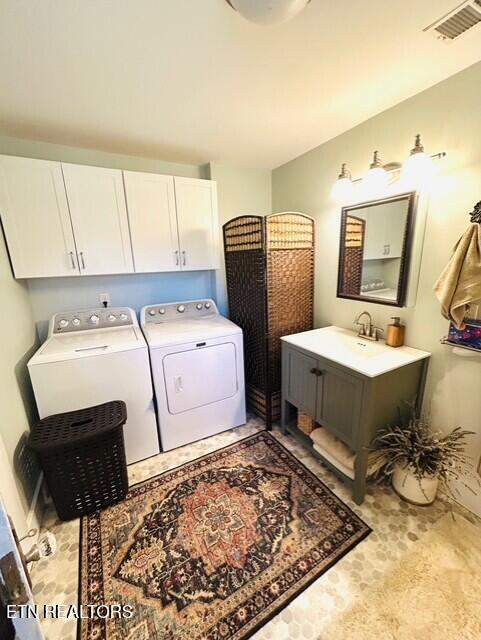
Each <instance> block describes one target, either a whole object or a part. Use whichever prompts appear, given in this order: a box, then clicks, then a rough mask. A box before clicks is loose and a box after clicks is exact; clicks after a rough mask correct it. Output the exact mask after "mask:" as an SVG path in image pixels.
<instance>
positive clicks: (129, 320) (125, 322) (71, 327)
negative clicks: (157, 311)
mask: <svg viewBox="0 0 481 640" xmlns="http://www.w3.org/2000/svg"><path fill="white" fill-rule="evenodd" d="M132 325H135V326H138V324H137V318H136V316H135V311H134V310H133V309H130V308H129V307H107V308H104V307H101V308H97V309H82V310H81V311H64V312H61V313H56V314H55V315H54V316H53V317H52V319H51V320H50V327H49V332H48V333H49V336H50V335H54V334H58V333H71V332H73V331H87V330H89V329H107V328H112V327H129V326H132Z"/></svg>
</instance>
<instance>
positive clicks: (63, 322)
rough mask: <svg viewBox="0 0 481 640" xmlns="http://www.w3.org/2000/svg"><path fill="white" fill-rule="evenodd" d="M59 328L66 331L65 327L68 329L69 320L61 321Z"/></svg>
mask: <svg viewBox="0 0 481 640" xmlns="http://www.w3.org/2000/svg"><path fill="white" fill-rule="evenodd" d="M58 326H59V327H60V328H61V329H65V327H68V320H60V321H59V323H58Z"/></svg>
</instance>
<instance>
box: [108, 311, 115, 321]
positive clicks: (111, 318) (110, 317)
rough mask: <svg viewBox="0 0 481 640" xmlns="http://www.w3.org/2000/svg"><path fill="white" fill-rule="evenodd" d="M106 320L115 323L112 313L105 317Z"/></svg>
mask: <svg viewBox="0 0 481 640" xmlns="http://www.w3.org/2000/svg"><path fill="white" fill-rule="evenodd" d="M107 320H108V321H109V322H115V320H116V318H115V316H114V314H113V313H109V315H108V316H107Z"/></svg>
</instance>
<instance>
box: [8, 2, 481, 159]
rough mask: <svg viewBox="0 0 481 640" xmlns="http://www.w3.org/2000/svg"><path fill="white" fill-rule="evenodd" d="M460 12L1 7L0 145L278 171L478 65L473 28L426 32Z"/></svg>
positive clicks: (364, 7)
mask: <svg viewBox="0 0 481 640" xmlns="http://www.w3.org/2000/svg"><path fill="white" fill-rule="evenodd" d="M458 2H459V0H422V2H420V0H389V1H388V2H386V1H385V0H382V1H381V0H335V1H333V0H312V2H311V3H310V4H309V5H308V6H307V7H306V9H304V10H303V11H302V13H301V14H300V15H298V16H297V17H296V18H294V19H293V20H292V21H291V22H288V23H286V24H283V25H279V26H276V27H269V28H266V27H259V26H256V25H254V24H251V23H248V22H247V21H245V20H244V19H242V18H241V17H240V16H239V15H238V14H236V13H235V12H234V11H233V10H232V9H231V8H230V7H229V6H228V4H227V3H226V2H225V0H0V134H3V135H9V136H17V137H22V138H32V139H36V140H45V141H49V142H56V143H61V144H68V145H76V146H82V147H92V148H97V149H102V150H105V151H113V152H118V153H129V154H133V155H142V156H152V157H158V158H162V159H169V160H172V161H179V162H192V163H203V162H207V161H214V162H224V163H236V164H240V165H245V166H250V167H265V168H272V167H275V166H278V165H280V164H282V163H284V162H286V161H288V160H290V159H292V158H294V157H296V156H298V155H299V154H301V153H303V152H304V151H307V150H308V149H311V148H313V147H315V146H317V145H318V144H320V143H322V142H324V141H325V140H328V139H330V138H332V137H334V136H335V135H337V134H339V133H341V132H342V131H345V130H347V129H349V128H351V127H352V126H354V125H356V124H357V123H359V122H362V121H363V120H365V119H366V118H369V117H370V116H372V115H374V114H376V113H378V112H380V111H382V110H384V109H386V108H388V107H390V106H392V105H394V104H396V103H397V102H399V101H401V100H403V99H405V98H407V97H409V96H411V95H414V94H415V93H418V92H419V91H421V90H423V89H425V88H427V87H429V86H431V85H433V84H435V83H437V82H439V81H440V80H443V79H444V78H446V77H448V76H450V75H452V74H454V73H456V72H457V71H460V70H461V69H463V68H465V67H467V66H469V65H470V64H472V63H474V62H476V61H478V60H479V59H480V58H481V28H480V27H479V26H478V27H475V28H474V29H473V30H472V32H470V33H468V34H467V35H465V36H462V37H461V38H460V39H459V40H458V41H454V42H452V43H449V44H447V43H444V42H440V41H437V40H436V39H434V37H432V36H429V35H427V34H423V33H422V29H423V27H425V26H427V25H428V24H430V23H431V22H432V21H434V20H436V19H437V18H440V17H441V16H442V15H443V14H444V13H445V12H447V11H449V10H451V9H452V8H454V7H455V6H456V5H457V4H458Z"/></svg>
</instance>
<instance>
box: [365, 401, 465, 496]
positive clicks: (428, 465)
mask: <svg viewBox="0 0 481 640" xmlns="http://www.w3.org/2000/svg"><path fill="white" fill-rule="evenodd" d="M472 433H473V432H472V431H465V430H463V429H461V428H460V427H457V428H456V429H453V431H451V432H450V433H448V434H447V435H444V434H441V433H437V432H434V431H432V429H431V428H430V425H429V422H428V420H427V419H424V418H422V417H417V416H416V415H415V414H414V412H413V413H412V415H411V417H410V418H409V420H408V421H407V422H404V424H403V422H402V421H401V420H400V422H399V423H398V424H395V425H394V426H389V427H386V428H385V429H383V430H382V431H381V432H380V433H379V435H378V436H377V438H376V440H375V442H374V444H375V448H376V456H379V458H380V459H381V460H382V461H383V466H382V468H381V472H380V477H381V478H391V480H392V486H393V488H394V490H395V491H396V493H398V494H399V495H400V496H401V498H404V499H405V500H407V501H408V502H411V503H412V504H416V505H429V504H432V503H433V502H434V500H435V498H436V493H437V490H438V485H439V483H440V482H442V483H443V485H445V486H446V488H447V490H448V491H449V492H450V493H451V494H452V490H451V487H450V485H449V481H450V480H458V481H460V482H462V484H463V485H464V486H466V487H467V488H468V489H470V490H471V491H473V489H472V488H471V487H470V486H469V485H468V484H466V482H465V478H466V476H469V475H472V471H471V469H470V465H469V458H468V456H466V455H465V453H464V447H465V444H466V436H468V435H470V434H472ZM473 492H474V491H473ZM474 493H475V492H474Z"/></svg>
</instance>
